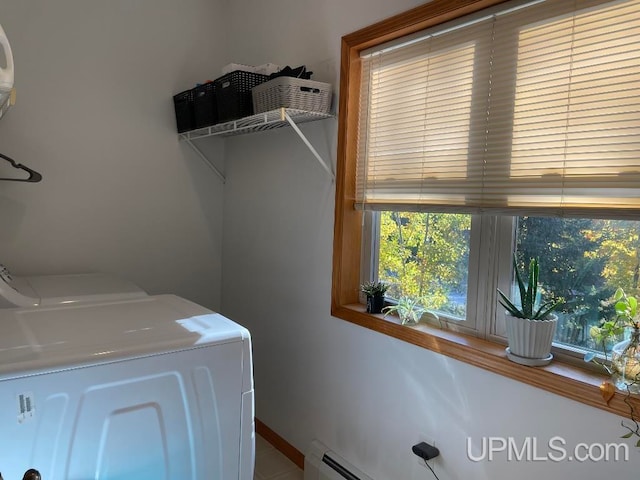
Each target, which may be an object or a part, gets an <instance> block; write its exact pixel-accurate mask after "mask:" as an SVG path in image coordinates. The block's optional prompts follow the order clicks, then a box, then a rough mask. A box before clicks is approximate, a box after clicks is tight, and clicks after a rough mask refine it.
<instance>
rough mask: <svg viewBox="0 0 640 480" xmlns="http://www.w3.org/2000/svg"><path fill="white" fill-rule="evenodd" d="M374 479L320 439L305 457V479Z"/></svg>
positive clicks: (314, 442)
mask: <svg viewBox="0 0 640 480" xmlns="http://www.w3.org/2000/svg"><path fill="white" fill-rule="evenodd" d="M345 479H346V480H372V479H371V477H369V476H368V475H366V474H364V473H363V472H361V471H360V470H358V469H357V468H356V467H354V466H353V465H351V464H350V463H349V462H347V461H346V460H345V459H344V458H341V457H340V456H339V455H338V454H336V453H335V452H332V451H331V450H329V448H327V447H326V446H325V445H323V444H322V443H321V442H319V441H318V440H314V441H313V442H311V447H310V448H309V452H308V453H307V455H306V456H305V458H304V480H345Z"/></svg>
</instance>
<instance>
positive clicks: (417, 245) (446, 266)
mask: <svg viewBox="0 0 640 480" xmlns="http://www.w3.org/2000/svg"><path fill="white" fill-rule="evenodd" d="M470 231H471V216H470V215H464V214H441V213H416V212H382V213H381V215H380V250H379V270H378V277H379V278H380V279H381V280H383V281H384V282H386V283H388V284H390V288H389V293H388V296H390V297H393V298H400V297H401V296H407V297H412V298H419V299H421V300H420V304H421V306H422V307H423V308H428V309H434V310H443V309H448V310H447V311H448V312H449V313H451V314H454V315H458V316H461V317H464V316H465V312H464V309H465V307H466V306H465V305H461V306H458V307H456V306H455V305H454V306H452V305H451V304H450V302H449V301H448V299H449V296H450V295H451V294H452V293H454V294H459V295H460V296H466V286H467V270H468V254H469V252H468V250H469V246H468V242H469V236H470Z"/></svg>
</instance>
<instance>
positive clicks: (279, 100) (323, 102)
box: [251, 76, 331, 113]
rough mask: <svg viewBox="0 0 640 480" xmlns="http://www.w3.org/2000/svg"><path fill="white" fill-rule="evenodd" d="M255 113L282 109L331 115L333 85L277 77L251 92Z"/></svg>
mask: <svg viewBox="0 0 640 480" xmlns="http://www.w3.org/2000/svg"><path fill="white" fill-rule="evenodd" d="M251 92H252V96H253V111H254V113H263V112H268V111H270V110H275V109H277V108H280V107H285V108H294V109H297V110H307V111H310V112H321V113H329V110H330V109H331V84H330V83H323V82H315V81H313V80H304V79H301V78H294V77H285V76H283V77H276V78H274V79H273V80H269V81H268V82H264V83H261V84H260V85H256V86H255V87H253V89H252V90H251Z"/></svg>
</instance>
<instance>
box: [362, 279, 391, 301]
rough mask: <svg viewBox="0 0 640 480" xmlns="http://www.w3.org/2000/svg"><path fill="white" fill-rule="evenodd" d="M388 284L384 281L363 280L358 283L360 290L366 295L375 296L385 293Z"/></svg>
mask: <svg viewBox="0 0 640 480" xmlns="http://www.w3.org/2000/svg"><path fill="white" fill-rule="evenodd" d="M388 289H389V285H388V284H386V283H384V282H376V281H372V282H365V283H363V284H362V285H360V291H362V293H364V294H365V295H366V296H368V297H375V296H376V295H384V294H385V293H387V290H388Z"/></svg>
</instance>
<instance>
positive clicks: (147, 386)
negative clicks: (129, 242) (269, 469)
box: [0, 295, 255, 480]
mask: <svg viewBox="0 0 640 480" xmlns="http://www.w3.org/2000/svg"><path fill="white" fill-rule="evenodd" d="M0 325H2V335H0V425H1V426H2V429H1V431H2V437H3V439H4V440H3V442H2V445H3V446H2V448H1V449H0V472H1V473H2V477H3V478H4V479H5V480H12V479H18V480H19V479H21V478H22V476H23V474H24V473H25V472H26V471H27V470H29V469H32V468H33V469H36V470H38V471H39V472H40V474H41V475H42V479H43V480H88V479H95V480H98V479H100V480H122V479H149V480H151V479H153V480H157V479H165V480H174V479H175V480H177V479H180V480H196V479H197V480H201V479H211V480H216V479H219V480H233V479H238V480H252V479H253V468H254V458H255V436H254V391H253V369H252V356H251V337H250V334H249V332H248V331H247V330H246V329H245V328H243V327H242V326H240V325H238V324H236V323H234V322H233V321H231V320H229V319H227V318H225V317H224V316H222V315H220V314H217V313H214V312H211V311H210V310H207V309H206V308H204V307H201V306H199V305H196V304H194V303H192V302H189V301H187V300H185V299H183V298H180V297H176V296H174V295H158V296H146V297H139V298H134V299H127V300H119V301H111V302H94V303H78V304H75V305H67V306H60V305H58V306H40V307H35V308H6V309H2V310H0Z"/></svg>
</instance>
